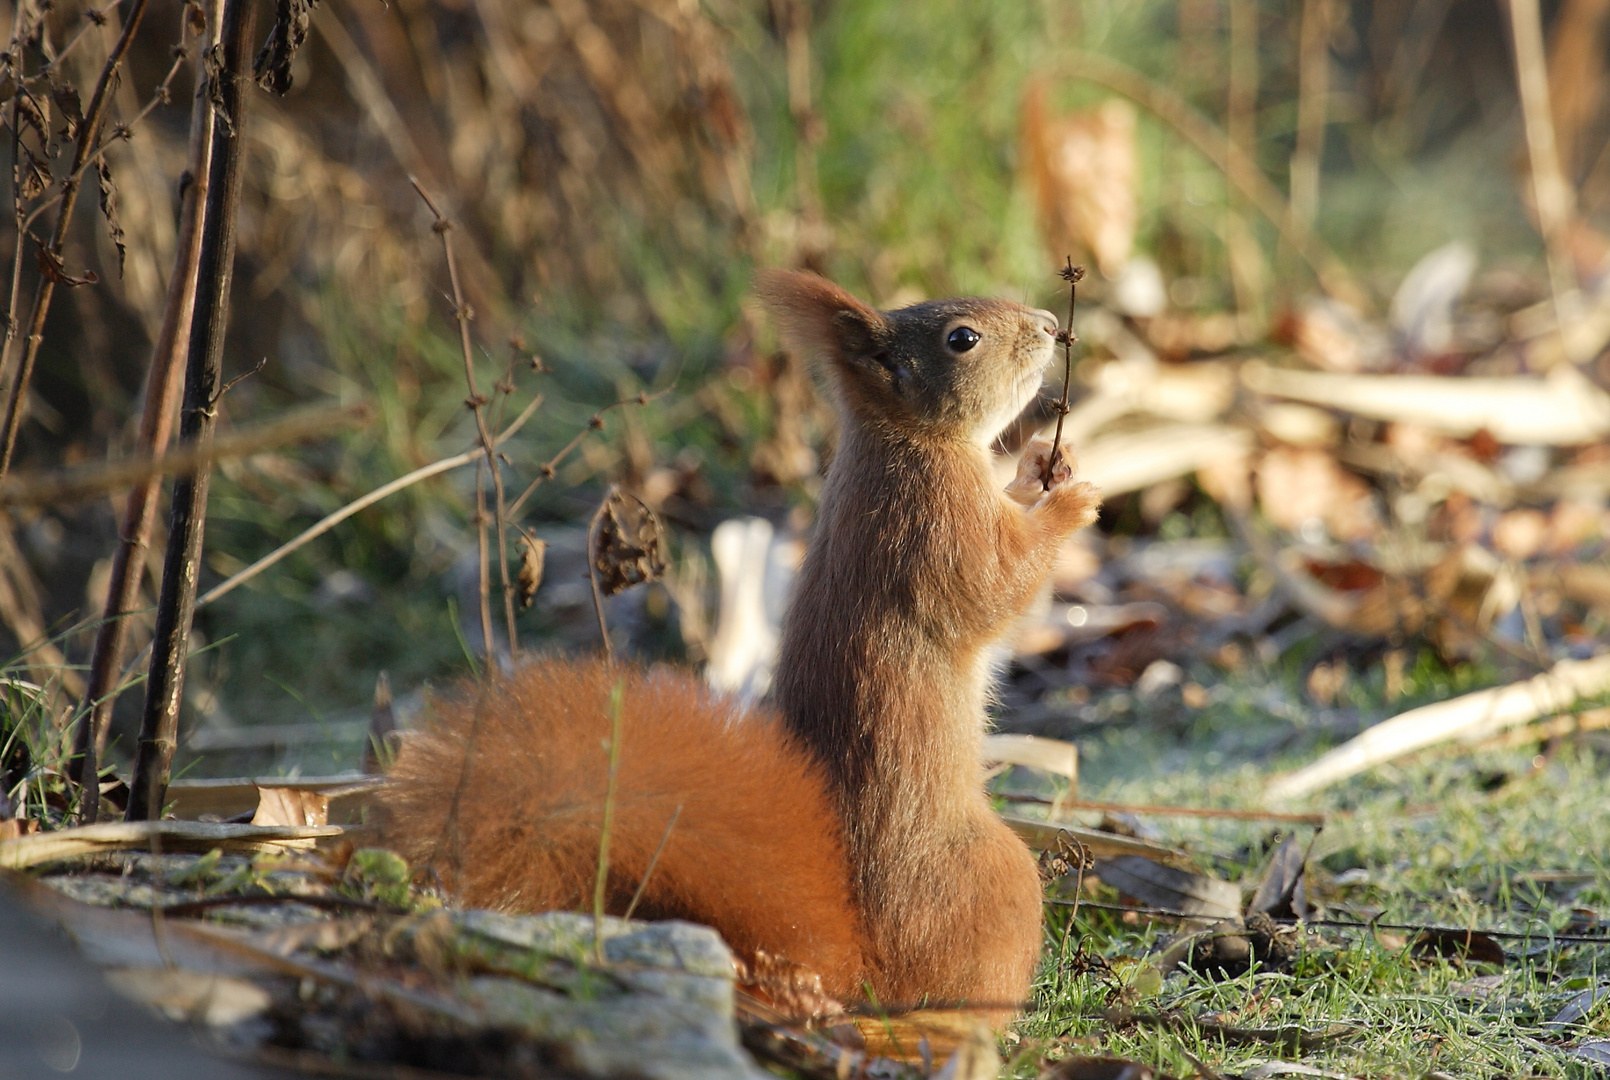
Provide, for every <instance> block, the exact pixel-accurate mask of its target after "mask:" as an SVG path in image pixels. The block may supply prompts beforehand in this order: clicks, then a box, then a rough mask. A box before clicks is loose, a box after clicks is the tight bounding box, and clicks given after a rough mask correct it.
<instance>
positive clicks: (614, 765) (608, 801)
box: [593, 679, 674, 967]
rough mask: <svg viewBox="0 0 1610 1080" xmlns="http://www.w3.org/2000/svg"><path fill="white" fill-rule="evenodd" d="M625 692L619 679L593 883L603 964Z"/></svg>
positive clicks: (596, 935)
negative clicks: (611, 841)
mask: <svg viewBox="0 0 1610 1080" xmlns="http://www.w3.org/2000/svg"><path fill="white" fill-rule="evenodd" d="M625 694H626V683H625V681H624V680H620V679H617V680H616V681H615V686H614V688H613V689H611V690H610V692H609V778H608V779H607V780H606V781H605V782H604V820H603V822H602V824H601V825H600V827H599V830H598V877H597V878H596V879H595V880H594V882H593V945H594V947H595V949H596V952H597V960H598V964H599V966H600V967H602V966H603V963H604V894H605V892H606V891H607V889H608V885H609V838H610V832H611V831H612V830H613V829H614V826H615V781H616V779H617V778H618V777H619V776H620V769H621V710H622V705H623V704H624V702H623V698H624V697H625ZM673 820H674V819H673Z"/></svg>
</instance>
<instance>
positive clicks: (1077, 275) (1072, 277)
mask: <svg viewBox="0 0 1610 1080" xmlns="http://www.w3.org/2000/svg"><path fill="white" fill-rule="evenodd" d="M1058 273H1060V274H1061V275H1062V280H1063V281H1066V282H1067V283H1068V284H1069V285H1077V284H1079V282H1081V281H1083V280H1084V279H1085V268H1084V267H1083V266H1075V265H1073V256H1071V255H1070V256H1069V257H1068V265H1067V266H1065V267H1063V268H1062V269H1061V270H1060V271H1058Z"/></svg>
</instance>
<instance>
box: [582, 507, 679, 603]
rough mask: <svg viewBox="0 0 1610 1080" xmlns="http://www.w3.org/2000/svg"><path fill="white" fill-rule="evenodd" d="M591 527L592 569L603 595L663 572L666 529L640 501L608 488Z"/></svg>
mask: <svg viewBox="0 0 1610 1080" xmlns="http://www.w3.org/2000/svg"><path fill="white" fill-rule="evenodd" d="M594 527H595V529H596V535H595V537H594V538H593V541H592V561H593V569H594V571H595V573H596V574H597V580H598V588H599V590H600V591H601V592H602V593H603V594H604V595H605V596H614V595H615V594H616V593H619V592H624V591H625V590H627V589H630V588H631V587H632V586H633V585H641V584H643V583H644V582H648V581H653V580H655V579H656V578H658V577H659V576H660V575H661V574H664V573H665V529H664V528H663V527H662V526H661V525H660V519H659V518H658V517H656V516H655V514H654V511H652V510H650V509H649V508H648V506H647V505H645V504H644V503H643V502H642V500H640V499H637V498H634V497H633V496H631V495H628V494H626V493H625V492H623V491H621V489H620V488H611V489H610V492H609V494H608V495H607V496H605V497H604V503H603V505H602V506H600V507H599V508H598V514H597V515H596V516H595V517H594Z"/></svg>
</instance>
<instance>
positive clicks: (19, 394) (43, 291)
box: [0, 0, 150, 479]
mask: <svg viewBox="0 0 1610 1080" xmlns="http://www.w3.org/2000/svg"><path fill="white" fill-rule="evenodd" d="M149 5H150V0H135V3H134V9H133V10H132V11H130V12H129V17H128V21H127V22H126V23H124V25H123V32H122V33H121V34H119V35H118V39H117V43H116V44H114V45H113V46H112V51H111V52H110V53H109V54H108V55H107V57H106V63H105V65H104V66H103V67H102V68H101V75H100V78H99V79H98V80H97V81H96V83H95V92H94V94H93V95H92V96H91V97H90V101H89V107H88V108H87V109H85V110H84V119H83V121H82V122H81V123H80V125H79V129H78V145H77V147H76V148H75V150H74V151H73V165H72V168H71V170H70V171H69V172H68V175H67V179H66V180H65V181H63V183H62V191H61V208H60V210H58V211H57V214H56V228H55V230H54V231H53V233H52V234H51V238H50V243H49V244H48V245H47V246H46V248H45V250H46V252H47V256H48V257H50V258H59V257H60V256H61V251H62V247H63V245H65V244H66V242H67V230H68V229H69V228H70V227H71V226H72V221H73V207H74V206H75V205H76V204H77V202H78V187H79V181H80V180H81V179H82V177H83V173H84V170H85V169H86V168H87V167H88V165H89V163H90V155H91V154H92V153H93V152H94V151H96V150H99V149H101V148H100V147H99V146H98V145H97V136H98V135H99V134H100V130H101V121H102V119H103V118H104V117H105V115H106V108H107V105H108V104H109V103H110V101H111V96H112V89H113V88H114V87H115V86H116V80H117V78H118V68H119V67H121V66H122V63H123V57H124V56H125V55H127V54H128V51H129V46H130V45H132V44H133V43H134V34H135V31H137V30H139V28H140V23H141V22H142V21H143V20H144V18H145V10H146V8H147V7H148V6H149ZM21 74H22V73H21V72H20V71H16V72H13V76H14V77H16V78H18V79H19V80H20V78H21ZM23 92H25V91H23V90H22V88H21V87H20V86H19V88H18V93H19V94H21V93H23ZM15 118H16V114H15V105H14V106H13V120H15ZM36 214H37V211H36ZM26 243H27V237H26V233H25V230H23V229H19V230H18V233H17V248H18V250H19V251H20V250H21V249H22V247H23V246H24V245H25V244H26ZM17 269H20V266H19V267H17ZM13 287H15V285H14V286H13ZM55 292H56V282H55V280H54V279H52V278H51V276H50V275H49V274H42V275H40V278H39V284H38V285H37V286H36V289H35V292H34V300H33V306H32V309H31V311H30V313H29V319H28V336H27V337H26V338H25V339H24V341H23V355H22V363H21V365H20V366H18V368H17V372H16V376H15V378H13V379H12V382H11V387H10V391H9V395H8V398H7V401H6V416H5V423H4V427H3V428H0V479H4V478H5V475H6V473H7V472H8V471H9V470H10V468H11V455H12V452H13V451H14V450H15V449H16V445H17V426H18V424H19V423H20V421H21V418H22V405H23V401H24V400H25V399H26V398H27V391H28V380H29V379H30V378H32V376H33V370H34V364H35V362H36V361H37V360H38V359H39V346H40V343H41V342H42V341H43V340H44V334H45V319H46V317H47V316H48V315H49V314H50V302H51V300H52V298H53V297H54V296H55ZM13 312H15V309H13ZM14 341H15V339H14V338H12V337H9V336H8V345H9V344H12V343H14ZM10 371H11V349H10V348H7V349H6V350H5V352H4V354H3V355H0V382H3V381H4V379H5V377H6V375H7V374H9V373H10Z"/></svg>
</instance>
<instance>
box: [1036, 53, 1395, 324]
mask: <svg viewBox="0 0 1610 1080" xmlns="http://www.w3.org/2000/svg"><path fill="white" fill-rule="evenodd" d="M1067 64H1068V68H1067V70H1068V73H1069V76H1070V77H1072V78H1077V79H1083V80H1085V81H1087V82H1092V83H1095V84H1096V85H1097V86H1104V87H1106V88H1107V89H1109V90H1111V91H1113V92H1114V93H1118V94H1122V95H1123V96H1124V97H1126V98H1129V99H1130V100H1131V101H1133V102H1134V103H1135V104H1137V105H1139V106H1140V107H1141V108H1143V109H1145V110H1146V111H1147V112H1149V113H1151V114H1152V115H1153V116H1155V117H1157V118H1158V119H1159V120H1161V121H1163V123H1165V124H1167V125H1168V126H1169V127H1171V128H1173V129H1174V130H1175V131H1176V132H1178V133H1179V134H1180V135H1181V136H1182V137H1183V138H1184V139H1185V141H1186V142H1188V143H1190V144H1191V146H1192V147H1194V148H1195V149H1196V151H1197V153H1199V154H1201V155H1202V156H1203V157H1205V158H1207V159H1208V161H1209V162H1211V163H1212V164H1213V165H1214V166H1215V167H1216V168H1217V169H1219V171H1220V172H1222V173H1224V175H1225V178H1226V179H1228V180H1229V181H1230V183H1231V185H1232V186H1234V187H1235V188H1236V190H1238V191H1239V192H1240V193H1241V195H1242V197H1243V198H1245V199H1246V200H1247V202H1248V203H1249V204H1251V206H1252V207H1253V209H1255V210H1257V211H1258V213H1259V214H1261V215H1262V216H1263V217H1264V218H1265V219H1267V220H1268V222H1269V223H1270V224H1271V225H1273V226H1274V227H1275V229H1276V230H1277V231H1278V232H1279V233H1280V236H1281V239H1283V240H1285V241H1286V242H1287V243H1288V244H1290V245H1291V246H1292V249H1293V250H1295V251H1296V252H1297V254H1298V255H1299V256H1300V257H1301V258H1302V260H1303V261H1304V262H1305V263H1307V264H1308V267H1309V269H1310V270H1312V271H1313V273H1314V277H1315V278H1316V279H1318V281H1319V284H1320V287H1321V288H1323V289H1324V290H1325V292H1326V293H1328V294H1329V295H1330V296H1332V297H1334V298H1336V299H1338V300H1344V301H1346V302H1347V303H1349V304H1351V305H1353V306H1354V307H1356V308H1358V309H1359V310H1360V311H1366V312H1367V311H1368V310H1369V309H1370V307H1371V303H1370V297H1369V293H1368V292H1367V291H1366V290H1365V289H1363V288H1362V287H1361V286H1360V285H1359V284H1358V282H1357V281H1355V280H1354V279H1353V275H1352V274H1351V273H1350V272H1349V271H1348V269H1347V267H1345V266H1344V265H1342V262H1341V260H1340V259H1338V258H1337V257H1336V254H1335V253H1334V252H1333V251H1331V250H1330V248H1329V247H1327V246H1326V244H1325V242H1324V241H1323V240H1321V239H1320V238H1319V237H1318V236H1317V235H1315V233H1314V231H1313V230H1312V229H1310V228H1309V227H1308V226H1307V224H1305V223H1304V222H1301V221H1298V220H1297V219H1296V218H1295V217H1294V216H1293V215H1292V213H1291V207H1290V206H1289V205H1287V203H1286V199H1285V196H1283V195H1281V194H1280V191H1279V190H1278V189H1277V188H1276V187H1275V186H1274V184H1272V183H1270V182H1269V178H1268V177H1267V176H1265V175H1264V174H1263V173H1262V172H1261V171H1259V169H1258V166H1257V164H1256V163H1255V162H1254V161H1253V160H1252V158H1251V157H1249V156H1248V155H1247V154H1245V153H1244V152H1242V150H1241V148H1240V147H1239V146H1237V145H1236V144H1235V143H1234V142H1232V141H1231V140H1230V139H1229V138H1228V137H1227V136H1226V135H1225V133H1224V131H1223V130H1222V129H1220V128H1219V127H1218V125H1216V124H1214V123H1213V121H1211V120H1209V119H1208V118H1207V117H1205V116H1203V115H1202V114H1201V113H1200V112H1198V111H1197V110H1196V108H1195V107H1194V106H1192V105H1191V103H1190V102H1188V101H1186V100H1185V99H1184V98H1182V97H1180V95H1179V94H1177V93H1175V92H1174V91H1173V90H1170V89H1169V88H1168V87H1166V86H1162V85H1159V84H1158V83H1156V82H1154V81H1152V80H1151V79H1148V78H1147V77H1146V76H1144V75H1142V74H1140V73H1139V72H1137V71H1135V70H1133V69H1132V68H1128V67H1125V66H1124V65H1123V64H1120V63H1118V62H1117V61H1115V60H1109V59H1108V58H1106V57H1105V56H1100V55H1097V54H1095V53H1089V52H1076V53H1074V54H1073V55H1072V56H1070V57H1069V58H1068V60H1067Z"/></svg>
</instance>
